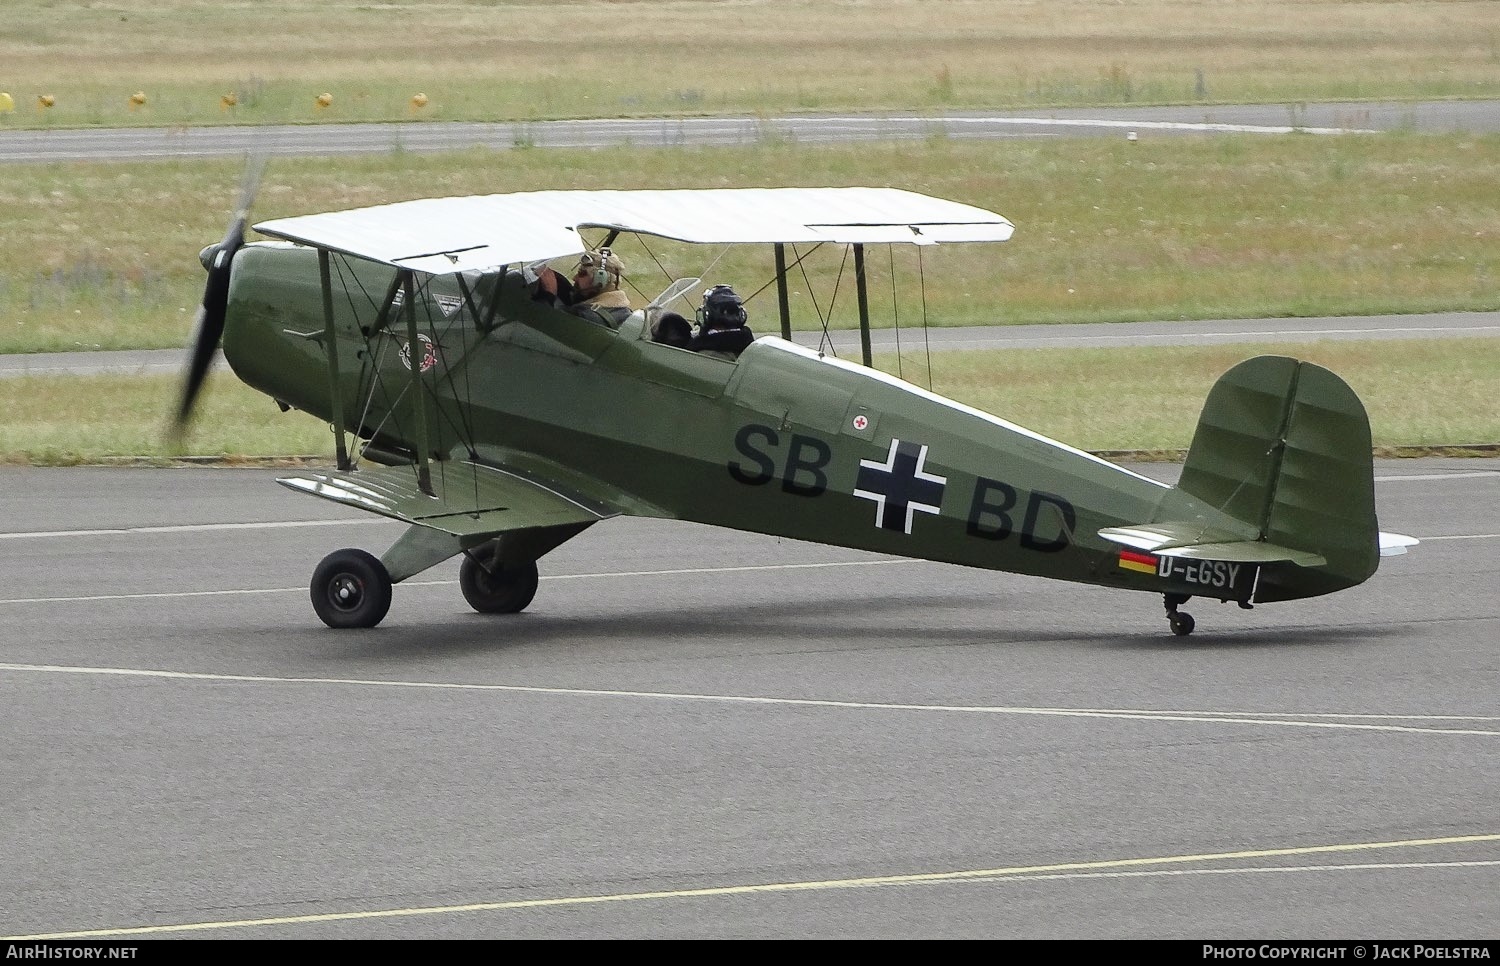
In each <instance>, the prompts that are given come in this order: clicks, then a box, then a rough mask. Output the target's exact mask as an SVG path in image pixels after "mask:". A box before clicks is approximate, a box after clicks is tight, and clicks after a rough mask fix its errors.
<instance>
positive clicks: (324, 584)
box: [311, 550, 391, 628]
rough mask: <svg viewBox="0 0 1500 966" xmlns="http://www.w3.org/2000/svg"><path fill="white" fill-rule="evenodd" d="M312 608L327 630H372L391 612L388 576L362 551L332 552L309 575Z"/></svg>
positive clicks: (373, 558) (371, 556) (379, 563)
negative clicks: (333, 628)
mask: <svg viewBox="0 0 1500 966" xmlns="http://www.w3.org/2000/svg"><path fill="white" fill-rule="evenodd" d="M311 590H312V605H313V610H315V611H317V612H318V616H319V617H320V618H322V620H323V623H325V624H327V625H328V626H329V627H338V628H343V627H374V626H375V625H376V624H379V623H380V621H381V619H382V618H384V617H385V615H386V612H387V611H389V610H390V609H391V575H390V574H389V573H388V572H387V571H386V569H385V564H383V563H381V562H380V560H379V559H378V558H376V557H375V556H373V555H371V554H369V553H366V552H365V551H363V550H335V551H334V552H333V553H331V554H329V555H328V556H326V557H324V558H323V560H322V562H321V563H319V564H318V567H317V569H316V570H314V571H313V576H312V588H311Z"/></svg>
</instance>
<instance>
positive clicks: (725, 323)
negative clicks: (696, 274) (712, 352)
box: [698, 285, 748, 329]
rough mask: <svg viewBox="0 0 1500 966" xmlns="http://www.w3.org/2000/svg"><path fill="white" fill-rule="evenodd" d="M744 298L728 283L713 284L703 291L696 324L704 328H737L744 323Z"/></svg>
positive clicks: (745, 317)
mask: <svg viewBox="0 0 1500 966" xmlns="http://www.w3.org/2000/svg"><path fill="white" fill-rule="evenodd" d="M747 318H748V317H747V316H746V314H745V300H744V299H742V298H740V297H739V295H737V294H735V291H734V289H732V288H730V287H729V286H728V285H715V286H714V287H713V288H711V289H709V290H708V291H706V292H704V293H703V304H702V305H700V306H699V307H698V324H699V325H700V326H702V327H703V328H705V329H737V328H739V327H740V326H742V325H744V324H745V322H746V319H747Z"/></svg>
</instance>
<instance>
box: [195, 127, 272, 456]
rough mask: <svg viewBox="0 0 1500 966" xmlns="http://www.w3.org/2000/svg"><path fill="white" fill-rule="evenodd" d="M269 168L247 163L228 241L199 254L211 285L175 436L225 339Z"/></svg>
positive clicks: (256, 160)
mask: <svg viewBox="0 0 1500 966" xmlns="http://www.w3.org/2000/svg"><path fill="white" fill-rule="evenodd" d="M265 166H266V164H265V158H264V157H263V156H260V155H254V156H252V157H250V159H249V160H248V161H246V163H245V173H244V175H243V176H242V177H241V179H240V197H239V203H238V204H237V205H236V206H235V209H234V216H233V217H232V218H230V220H229V229H228V230H227V231H226V232H225V233H224V240H223V241H221V242H219V243H218V244H217V245H210V246H208V247H207V248H205V249H203V251H201V252H199V253H198V260H199V261H201V262H202V263H203V267H204V268H206V269H208V282H207V283H206V284H205V285H204V286H203V302H202V303H201V304H200V305H199V306H198V312H197V315H196V317H195V318H194V322H193V341H192V343H191V344H190V345H189V346H188V358H187V368H186V370H185V371H184V373H183V382H182V399H181V401H180V402H179V403H178V407H177V414H176V417H175V418H174V420H173V424H172V430H173V434H174V435H176V436H179V437H180V436H181V434H182V431H183V430H184V429H185V428H186V427H187V424H188V420H189V419H190V418H191V416H192V412H193V404H194V403H195V402H196V401H197V399H198V392H199V390H201V389H202V388H203V380H204V378H205V377H207V375H208V367H209V366H210V365H211V364H212V363H213V358H214V353H215V352H217V351H218V348H219V340H220V338H222V337H223V335H224V315H225V312H226V311H227V309H228V306H229V268H230V265H231V263H233V261H234V256H235V253H237V252H238V251H239V250H240V248H241V247H242V246H243V245H244V244H245V222H246V220H247V219H248V218H249V215H250V205H251V204H252V203H254V201H255V193H256V191H257V190H258V189H259V187H260V175H261V172H262V171H264V170H265Z"/></svg>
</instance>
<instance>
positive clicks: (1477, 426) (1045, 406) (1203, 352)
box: [876, 339, 1500, 450]
mask: <svg viewBox="0 0 1500 966" xmlns="http://www.w3.org/2000/svg"><path fill="white" fill-rule="evenodd" d="M1265 354H1274V355H1288V356H1294V357H1296V358H1299V359H1305V360H1307V361H1309V362H1315V363H1318V364H1319V365H1322V366H1326V367H1327V368H1329V369H1331V370H1333V371H1334V372H1336V373H1338V375H1339V376H1341V377H1342V378H1343V379H1344V380H1345V381H1346V382H1348V383H1349V385H1350V386H1352V387H1353V388H1354V390H1355V392H1357V393H1358V394H1359V396H1360V398H1361V399H1362V400H1363V401H1364V403H1365V408H1366V410H1367V411H1368V412H1369V414H1370V426H1371V430H1372V432H1373V434H1374V438H1375V443H1376V445H1377V446H1415V445H1445V446H1449V445H1462V444H1472V443H1494V442H1500V406H1497V405H1496V403H1495V400H1496V399H1500V339H1435V340H1430V341H1409V342H1408V341H1369V342H1332V341H1330V342H1317V343H1295V344H1291V343H1289V344H1265V345H1225V346H1214V347H1204V348H1196V347H1195V348H1188V347H1180V346H1173V347H1160V348H1129V349H1121V348H1114V349H1030V350H1018V351H997V350H987V351H982V352H954V353H948V352H944V353H934V354H933V355H932V368H933V372H932V387H933V388H934V389H936V390H937V391H938V392H941V393H943V394H945V395H948V396H951V397H953V398H955V399H958V400H961V401H963V402H966V403H969V404H970V405H972V406H976V407H978V408H980V409H983V410H985V411H987V412H992V413H996V414H998V415H1001V416H1004V417H1005V418H1007V419H1009V420H1011V421H1012V422H1017V423H1020V424H1021V425H1023V426H1026V427H1028V428H1030V429H1034V430H1036V431H1038V432H1041V433H1045V434H1046V435H1048V436H1051V437H1053V438H1054V439H1060V440H1064V441H1066V442H1069V443H1072V444H1073V445H1075V446H1079V447H1082V448H1084V449H1090V450H1110V449H1144V450H1155V449H1181V448H1184V447H1186V446H1187V445H1188V443H1189V442H1191V440H1192V435H1193V427H1194V426H1195V424H1196V422H1197V418H1198V411H1199V409H1200V408H1201V407H1202V405H1203V400H1204V398H1205V397H1206V396H1207V395H1208V390H1209V387H1211V386H1212V385H1213V383H1214V380H1216V379H1217V378H1218V377H1219V376H1220V375H1221V374H1223V372H1224V371H1225V370H1227V369H1229V368H1230V367H1231V366H1233V365H1235V364H1236V363H1238V362H1240V361H1242V360H1244V359H1248V358H1250V357H1252V356H1256V355H1265ZM876 365H877V367H879V368H883V369H886V370H888V371H895V368H896V365H895V360H894V359H891V358H877V359H876ZM902 368H903V369H904V370H905V376H906V378H907V379H908V380H910V381H913V382H918V383H920V384H923V385H926V384H927V373H926V367H925V360H924V361H923V364H922V365H921V366H914V365H913V364H912V361H911V360H910V359H907V360H906V361H905V362H904V363H903V365H902Z"/></svg>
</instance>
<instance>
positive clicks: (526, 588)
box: [458, 546, 538, 614]
mask: <svg viewBox="0 0 1500 966" xmlns="http://www.w3.org/2000/svg"><path fill="white" fill-rule="evenodd" d="M494 553H495V548H494V547H492V546H485V547H481V548H479V549H478V550H476V551H475V552H474V553H472V554H465V555H464V562H463V565H462V566H460V567H459V568H458V586H459V588H460V589H461V590H462V591H463V592H464V600H466V601H468V602H469V606H470V607H472V608H474V609H475V610H477V611H479V613H481V614H515V613H519V612H520V611H523V610H525V609H526V605H527V604H529V603H531V598H533V597H535V596H536V584H537V580H538V577H537V572H536V561H535V560H532V561H529V562H527V563H524V564H514V565H511V566H508V567H494V569H493V570H486V569H485V567H484V565H481V564H480V561H481V560H483V561H484V564H486V565H489V564H490V562H491V560H492V559H493V557H494Z"/></svg>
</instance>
